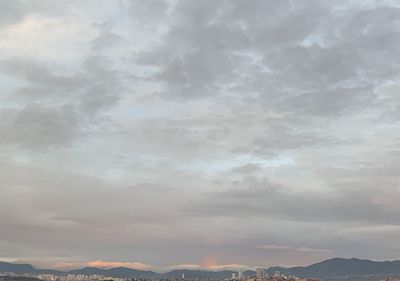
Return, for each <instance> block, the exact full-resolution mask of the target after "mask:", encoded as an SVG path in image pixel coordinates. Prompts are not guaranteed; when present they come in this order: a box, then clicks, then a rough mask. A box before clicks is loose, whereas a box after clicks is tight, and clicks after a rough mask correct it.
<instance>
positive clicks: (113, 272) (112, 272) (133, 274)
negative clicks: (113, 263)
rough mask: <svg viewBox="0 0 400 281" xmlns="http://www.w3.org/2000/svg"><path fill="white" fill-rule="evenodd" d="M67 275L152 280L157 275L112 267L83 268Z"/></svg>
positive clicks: (150, 272) (151, 272)
mask: <svg viewBox="0 0 400 281" xmlns="http://www.w3.org/2000/svg"><path fill="white" fill-rule="evenodd" d="M67 273H68V274H83V275H93V274H97V275H105V276H111V277H116V278H152V277H157V276H158V275H159V274H158V273H156V272H153V271H145V270H138V269H132V268H126V267H114V268H110V269H101V268H96V267H84V268H81V269H77V270H71V271H68V272H67Z"/></svg>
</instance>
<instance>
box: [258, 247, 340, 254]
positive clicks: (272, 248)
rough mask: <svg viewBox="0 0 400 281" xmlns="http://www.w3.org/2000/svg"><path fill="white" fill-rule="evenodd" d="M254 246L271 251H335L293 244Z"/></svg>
mask: <svg viewBox="0 0 400 281" xmlns="http://www.w3.org/2000/svg"><path fill="white" fill-rule="evenodd" d="M254 248H256V249H262V250H269V251H278V252H280V251H295V252H305V253H333V251H331V250H328V249H313V248H308V247H305V246H301V247H292V246H286V245H259V246H255V247H254Z"/></svg>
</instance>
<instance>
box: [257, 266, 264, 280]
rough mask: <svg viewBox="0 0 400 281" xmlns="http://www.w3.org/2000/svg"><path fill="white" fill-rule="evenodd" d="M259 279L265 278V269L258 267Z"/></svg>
mask: <svg viewBox="0 0 400 281" xmlns="http://www.w3.org/2000/svg"><path fill="white" fill-rule="evenodd" d="M256 275H257V278H265V268H262V267H258V268H256Z"/></svg>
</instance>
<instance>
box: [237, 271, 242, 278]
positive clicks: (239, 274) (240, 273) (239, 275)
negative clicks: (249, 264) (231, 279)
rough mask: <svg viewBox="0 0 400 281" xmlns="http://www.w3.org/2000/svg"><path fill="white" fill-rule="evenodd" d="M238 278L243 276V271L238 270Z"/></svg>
mask: <svg viewBox="0 0 400 281" xmlns="http://www.w3.org/2000/svg"><path fill="white" fill-rule="evenodd" d="M238 278H239V279H241V278H243V272H241V271H238Z"/></svg>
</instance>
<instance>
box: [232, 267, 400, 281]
mask: <svg viewBox="0 0 400 281" xmlns="http://www.w3.org/2000/svg"><path fill="white" fill-rule="evenodd" d="M231 280H233V281H240V280H243V281H318V279H300V278H297V277H296V276H291V275H288V276H286V275H284V274H281V272H279V271H275V272H274V274H273V275H271V276H269V275H268V273H267V269H265V268H262V267H258V268H256V276H244V274H243V272H241V271H238V272H237V273H232V277H231ZM397 281H400V280H397Z"/></svg>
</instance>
